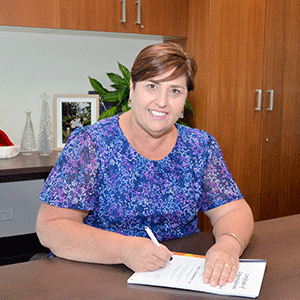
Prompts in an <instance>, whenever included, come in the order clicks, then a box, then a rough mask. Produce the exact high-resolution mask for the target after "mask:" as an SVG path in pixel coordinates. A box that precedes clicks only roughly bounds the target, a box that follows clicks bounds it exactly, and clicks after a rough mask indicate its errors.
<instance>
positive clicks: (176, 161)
mask: <svg viewBox="0 0 300 300" xmlns="http://www.w3.org/2000/svg"><path fill="white" fill-rule="evenodd" d="M176 127H177V132H178V135H177V141H176V144H175V146H174V148H173V149H172V151H171V152H170V153H169V154H168V155H167V156H166V157H165V158H163V159H161V160H158V161H152V160H149V159H147V158H145V157H143V156H141V155H140V154H139V153H137V152H136V151H135V150H134V148H133V147H132V146H131V145H130V144H129V142H128V141H127V139H126V137H125V136H124V134H123V132H122V130H121V128H120V126H119V116H115V117H112V118H108V119H104V120H102V121H99V122H97V123H96V124H94V125H91V126H87V127H83V128H78V129H76V130H75V131H74V132H73V134H72V135H71V137H70V138H69V139H68V141H67V144H66V146H65V148H64V150H63V151H62V153H61V155H60V158H59V159H58V161H57V163H56V165H55V166H54V168H53V169H52V171H51V173H50V175H49V176H48V178H47V180H46V183H45V185H44V187H43V190H42V192H41V194H40V199H41V201H43V202H45V203H48V204H50V205H54V206H57V207H62V208H71V209H77V210H86V211H89V214H88V216H87V218H86V219H85V220H84V223H85V224H88V225H91V226H94V227H97V228H101V229H104V230H108V231H112V232H117V233H120V234H123V235H130V236H143V237H146V236H147V234H146V232H145V230H144V228H145V226H149V227H150V228H151V229H152V231H153V232H155V235H156V237H157V239H158V240H159V241H161V240H167V239H173V238H179V237H183V236H186V235H189V234H191V233H194V232H198V231H199V229H198V228H197V223H198V219H197V215H198V212H199V210H201V211H207V210H209V209H212V208H215V207H218V206H220V205H223V204H225V203H228V202H230V201H232V200H236V199H241V198H243V197H242V194H241V192H240V190H239V189H238V187H237V185H236V183H235V181H234V180H233V178H232V175H231V174H230V172H229V171H228V168H227V166H226V164H225V162H224V159H223V156H222V153H221V150H220V148H219V146H218V144H217V142H216V140H215V139H214V138H213V137H212V136H211V135H209V134H208V133H206V132H204V131H201V130H199V129H193V128H188V127H185V126H182V125H178V124H176Z"/></svg>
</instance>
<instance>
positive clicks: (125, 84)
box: [89, 62, 194, 126]
mask: <svg viewBox="0 0 300 300" xmlns="http://www.w3.org/2000/svg"><path fill="white" fill-rule="evenodd" d="M118 66H119V70H120V71H121V73H122V76H123V77H122V76H120V75H118V74H115V73H107V76H108V77H109V79H110V80H111V81H112V83H113V84H112V85H111V87H112V88H114V90H113V91H109V90H107V89H106V88H105V87H103V85H102V84H101V83H100V82H99V81H98V80H96V79H95V78H91V77H90V76H89V81H90V83H91V86H92V87H93V89H94V91H95V92H96V93H97V94H99V95H100V99H101V101H102V102H104V103H110V106H111V107H110V108H109V109H106V110H105V111H103V112H102V113H101V114H100V116H99V119H98V121H99V120H102V119H105V118H109V117H112V116H115V115H118V114H120V113H122V112H126V111H128V110H130V107H129V106H128V99H129V91H130V71H129V70H128V69H127V68H126V67H125V66H123V65H122V64H120V63H119V62H118ZM185 108H186V109H187V110H188V111H190V112H191V113H192V114H194V110H193V108H192V105H191V103H190V102H189V100H188V99H187V100H186V102H185ZM177 123H179V124H182V125H185V126H189V125H188V124H187V123H186V122H184V121H183V120H181V119H179V120H178V121H177Z"/></svg>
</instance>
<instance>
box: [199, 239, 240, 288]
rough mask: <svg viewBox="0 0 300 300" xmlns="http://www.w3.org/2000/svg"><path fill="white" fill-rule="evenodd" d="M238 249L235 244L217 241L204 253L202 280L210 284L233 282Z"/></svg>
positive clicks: (237, 261) (237, 267) (236, 268)
mask: <svg viewBox="0 0 300 300" xmlns="http://www.w3.org/2000/svg"><path fill="white" fill-rule="evenodd" d="M239 251H240V249H237V248H236V247H235V245H232V244H229V243H222V242H218V243H216V244H214V245H213V246H212V247H211V248H210V249H209V250H208V251H207V253H206V261H205V267H204V273H203V281H204V283H206V284H209V283H210V285H211V286H217V285H220V286H224V285H226V283H227V282H229V283H230V282H233V281H234V279H235V276H236V274H237V272H238V269H239Z"/></svg>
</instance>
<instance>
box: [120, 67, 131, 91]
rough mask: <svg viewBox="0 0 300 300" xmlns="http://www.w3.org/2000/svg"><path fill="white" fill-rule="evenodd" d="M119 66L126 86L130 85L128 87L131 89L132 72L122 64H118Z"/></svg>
mask: <svg viewBox="0 0 300 300" xmlns="http://www.w3.org/2000/svg"><path fill="white" fill-rule="evenodd" d="M118 66H119V69H120V71H121V72H122V74H123V77H124V81H125V84H126V85H128V87H129V85H130V78H131V75H130V71H129V70H128V69H127V68H126V67H125V66H123V65H122V64H120V63H119V62H118Z"/></svg>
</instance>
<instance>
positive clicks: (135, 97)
mask: <svg viewBox="0 0 300 300" xmlns="http://www.w3.org/2000/svg"><path fill="white" fill-rule="evenodd" d="M172 71H173V70H171V71H169V72H167V73H166V74H164V75H160V76H157V77H153V78H151V79H148V80H145V81H140V82H137V83H136V86H135V89H133V84H132V82H131V84H130V99H131V116H132V118H133V121H134V125H136V126H137V128H139V129H142V130H145V131H146V132H147V133H149V134H150V135H152V136H156V137H158V136H161V135H163V134H165V133H167V132H169V131H170V129H172V127H173V125H174V123H175V122H176V121H177V120H178V119H179V117H180V115H181V113H182V111H183V109H184V105H185V100H186V98H187V95H188V91H187V83H186V77H185V76H181V77H178V78H176V79H173V80H170V81H161V80H163V79H164V78H166V77H168V76H169V75H170V74H171V73H172Z"/></svg>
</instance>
